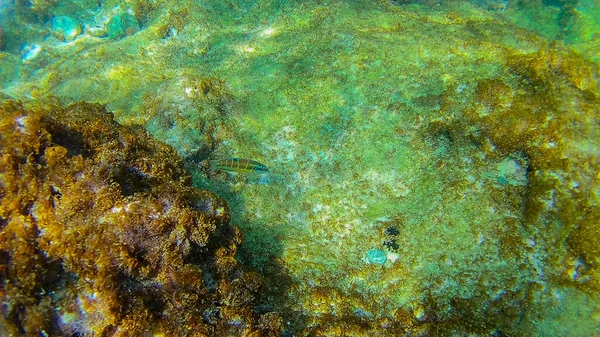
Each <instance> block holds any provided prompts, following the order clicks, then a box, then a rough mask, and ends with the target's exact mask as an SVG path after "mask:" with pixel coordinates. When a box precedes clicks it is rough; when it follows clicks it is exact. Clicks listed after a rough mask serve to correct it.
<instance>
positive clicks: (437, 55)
mask: <svg viewBox="0 0 600 337" xmlns="http://www.w3.org/2000/svg"><path fill="white" fill-rule="evenodd" d="M527 4H529V5H531V6H529V7H527V8H526V9H524V8H521V7H516V6H514V5H512V3H511V4H509V6H508V8H507V10H506V12H505V13H499V12H492V11H487V10H485V9H484V8H481V7H478V6H473V5H471V4H468V3H459V2H452V3H449V4H446V5H444V6H439V7H429V6H418V5H407V6H394V5H391V4H384V3H377V2H373V1H372V2H367V1H362V2H357V3H355V4H349V3H340V2H306V3H303V4H301V5H300V4H294V3H291V4H284V3H278V2H276V1H259V2H253V3H252V4H250V5H246V4H242V3H240V2H229V3H228V4H227V5H225V4H221V3H217V4H204V5H203V7H196V5H194V4H191V3H185V4H182V5H181V7H183V6H184V5H185V6H189V8H194V9H195V10H190V11H187V12H186V13H187V14H186V15H185V18H186V22H183V23H182V22H175V20H174V19H173V16H172V15H170V14H167V13H169V11H167V10H166V9H165V10H162V11H160V10H155V11H153V12H152V11H151V12H150V14H148V15H149V16H150V17H149V18H148V19H147V26H146V27H144V29H142V30H141V31H139V32H138V33H136V34H135V35H133V36H128V37H125V38H123V39H122V40H120V41H114V42H110V43H106V42H104V41H102V42H101V43H100V42H99V41H98V40H94V39H87V38H86V39H81V40H80V41H78V42H77V43H75V44H73V45H71V46H62V47H60V48H62V49H58V47H52V46H48V47H46V48H49V49H50V50H51V52H49V53H48V54H49V55H47V56H44V57H45V59H44V60H45V62H50V63H53V65H51V66H48V67H47V68H43V70H42V71H41V72H40V73H38V74H36V75H35V76H32V77H31V78H30V79H29V80H28V81H23V82H21V83H15V84H14V85H13V86H11V87H8V89H7V90H6V92H7V93H8V94H10V95H12V96H14V97H27V96H28V95H30V96H33V97H36V98H37V97H45V96H47V95H54V96H57V97H59V98H60V99H61V100H65V101H69V100H80V99H85V100H90V101H98V102H102V103H105V104H108V107H109V108H110V109H112V110H114V111H115V112H116V114H117V116H118V118H119V119H120V120H121V122H123V123H130V124H142V125H145V126H146V128H147V129H148V131H149V132H150V133H151V134H152V135H153V136H154V137H156V138H157V139H159V140H161V141H164V142H166V143H168V144H170V145H173V146H174V147H176V148H177V149H178V151H179V152H180V153H181V154H183V155H184V156H186V157H188V158H189V159H190V163H189V165H188V168H189V169H190V170H197V167H198V166H197V164H198V163H192V162H193V161H194V160H195V161H199V159H206V158H207V157H208V156H209V155H210V156H213V157H216V158H223V157H225V158H226V157H235V156H241V157H250V158H255V159H257V160H259V161H261V162H264V163H265V164H266V165H267V166H269V168H271V169H272V171H273V173H274V174H277V175H279V176H280V177H281V179H279V182H278V183H277V184H271V185H261V184H254V183H250V182H249V181H248V180H247V179H245V178H244V177H227V176H224V175H220V176H219V175H217V176H213V177H207V175H206V172H201V171H196V172H193V173H194V174H195V175H194V176H195V181H196V183H197V184H198V185H199V186H200V185H201V186H203V187H205V188H207V187H208V188H210V189H212V190H213V191H216V192H218V193H219V195H221V196H222V197H224V198H226V199H227V200H228V202H229V204H230V206H231V209H232V213H233V221H234V223H236V224H237V225H239V226H240V227H241V228H242V229H243V231H244V232H245V233H246V235H247V241H246V243H245V244H246V246H245V247H244V248H242V252H241V258H242V259H244V260H245V262H246V263H248V264H250V265H252V266H254V267H256V268H257V269H262V270H264V271H271V270H272V269H273V268H280V269H281V270H283V271H284V272H285V274H286V277H287V278H288V279H287V281H286V287H287V288H288V289H293V292H290V293H291V295H289V296H288V295H287V294H286V293H284V292H281V291H280V292H275V291H273V293H272V295H273V296H275V298H276V300H272V301H271V302H269V301H267V305H272V306H273V305H276V304H275V303H277V302H282V303H284V304H281V307H282V308H284V309H285V310H290V311H294V312H296V313H300V314H301V316H303V317H309V318H307V319H306V320H307V322H303V324H304V325H302V324H300V323H298V322H294V323H293V324H294V325H297V326H301V327H300V328H298V329H299V330H301V331H303V333H306V334H308V333H309V332H310V331H312V332H313V333H317V332H318V331H319V329H320V328H321V327H323V326H328V325H327V324H331V325H330V327H335V326H340V325H343V324H346V323H347V321H352V319H355V318H356V317H362V316H361V315H366V316H368V317H369V318H370V322H371V323H365V324H367V325H368V326H370V327H371V328H372V329H377V326H384V325H385V324H388V323H385V320H386V319H391V320H393V322H395V323H389V324H397V326H398V325H399V326H401V328H398V329H399V330H401V331H403V332H405V333H407V332H413V333H418V332H420V331H423V330H425V331H433V332H438V333H439V334H441V335H445V334H447V333H448V332H449V331H455V332H457V331H458V332H457V333H459V334H466V333H475V334H480V335H485V334H489V333H493V332H494V331H501V332H503V333H507V334H518V335H532V336H533V335H538V334H544V333H547V332H544V331H546V330H543V329H544V328H543V327H544V326H548V327H550V328H551V327H552V326H555V325H556V324H561V322H565V321H570V320H572V319H574V318H573V317H580V319H581V320H584V322H583V323H582V324H581V326H584V327H585V328H582V330H583V331H582V333H581V334H579V335H586V333H587V334H588V335H593V334H594V333H595V332H597V331H594V329H596V330H597V329H598V324H597V319H596V318H594V316H593V315H594V314H597V312H598V307H597V306H595V305H594V304H593V303H594V302H593V300H594V299H595V297H596V295H594V294H593V293H589V292H588V293H585V292H584V293H580V292H579V291H578V290H574V288H576V287H583V288H585V284H582V283H581V282H576V281H573V280H564V278H563V277H561V276H560V275H563V274H565V271H564V270H562V269H561V268H560V267H558V265H560V264H562V263H563V262H565V261H571V260H576V259H577V258H578V257H579V255H585V256H586V261H587V262H586V265H588V264H589V265H595V264H596V263H597V262H594V261H593V259H594V258H595V257H597V256H598V255H597V254H595V253H593V252H592V251H591V249H588V250H586V252H588V251H589V253H582V254H579V252H578V248H575V249H571V251H575V252H576V253H570V252H569V249H568V248H566V247H565V244H564V241H565V237H566V236H568V233H565V232H564V231H563V230H561V229H560V227H561V226H563V225H564V224H563V223H562V222H564V220H563V221H562V222H561V220H558V219H556V218H552V217H545V218H542V219H537V218H535V217H534V219H533V220H532V218H531V216H530V215H528V214H529V213H528V212H530V206H531V205H530V204H529V203H528V200H529V199H527V195H530V194H528V193H533V192H530V190H531V189H534V188H535V187H536V186H533V185H532V186H526V185H525V184H524V183H523V179H522V175H520V176H517V178H514V177H512V176H509V178H510V179H509V178H506V168H505V166H506V165H504V166H502V163H507V162H509V161H510V160H511V158H519V163H521V164H522V167H521V169H523V168H526V167H527V166H528V165H531V164H532V163H531V162H530V161H531V159H530V158H528V157H527V156H524V155H523V152H522V151H523V150H524V149H523V148H522V147H524V145H523V146H519V144H525V143H526V142H527V137H528V136H536V135H537V136H539V135H538V134H536V133H535V132H534V131H531V132H522V133H517V132H513V133H510V132H508V131H510V130H508V131H507V130H503V131H506V133H505V134H502V135H500V136H497V137H495V138H494V137H493V131H486V130H485V129H486V127H488V128H491V129H493V126H497V127H498V128H499V129H501V128H500V127H499V126H500V125H502V124H503V123H507V124H510V125H517V124H515V123H514V122H513V121H514V119H518V118H519V117H520V116H519V114H518V113H514V114H513V115H511V114H510V113H504V114H503V115H502V117H505V118H506V120H497V121H496V122H495V123H496V124H494V123H493V122H489V121H487V120H485V117H486V116H489V115H491V116H493V118H498V117H496V115H495V114H496V112H495V110H494V109H496V110H501V109H502V108H503V107H505V106H508V105H510V104H514V105H515V106H521V107H523V106H525V107H526V106H527V104H524V103H513V101H511V99H512V97H513V96H511V95H512V94H511V92H512V91H511V90H512V88H516V89H515V90H516V91H517V92H519V91H524V90H531V91H527V93H528V94H531V96H527V95H523V96H524V97H538V96H540V97H542V98H543V99H545V100H544V101H543V102H542V103H540V102H538V101H535V102H532V103H531V105H534V106H540V107H541V109H545V110H549V111H550V112H552V113H555V112H557V111H565V110H567V109H568V107H567V106H561V105H560V104H559V103H558V102H556V101H555V99H553V98H552V94H554V93H556V92H554V91H552V90H554V88H553V86H557V87H559V86H571V85H573V83H575V86H577V83H579V84H580V83H584V85H583V86H582V85H580V87H581V88H582V89H585V88H584V87H585V85H588V84H586V83H588V82H589V81H588V82H585V81H584V80H580V79H579V78H571V79H570V80H564V79H563V78H564V77H568V76H562V77H560V79H550V80H548V79H547V78H546V77H545V68H543V67H542V66H540V67H541V68H540V69H538V68H536V65H535V64H534V65H531V61H530V58H535V57H536V56H531V55H537V54H535V53H537V52H538V51H543V50H545V49H546V48H548V44H549V41H551V40H554V39H559V38H563V39H564V41H565V42H566V43H567V46H559V45H558V44H556V45H554V47H555V48H557V49H560V50H569V49H568V48H570V46H568V45H569V44H572V45H573V47H572V48H573V49H572V50H574V51H575V52H577V53H580V54H581V55H582V57H583V60H581V61H580V62H583V63H584V64H586V65H588V64H593V62H598V59H597V55H598V54H600V53H598V49H597V43H595V44H594V42H593V41H595V39H596V38H595V37H594V34H595V33H592V32H597V28H596V26H595V25H597V24H598V23H597V21H594V20H592V19H590V18H589V17H590V16H589V15H587V16H586V15H584V14H582V17H583V19H582V20H575V21H573V22H572V23H569V24H570V25H573V27H575V29H574V30H570V31H568V32H565V30H564V26H561V24H560V23H559V21H560V18H559V13H558V12H557V11H556V10H555V9H553V8H551V7H548V6H545V5H543V4H542V3H541V2H527ZM157 6H158V7H161V6H164V4H160V3H157ZM593 6H594V5H593V4H592V3H586V2H581V4H580V7H579V8H578V11H581V13H593ZM179 10H182V9H181V8H171V9H170V13H175V12H177V11H179ZM138 15H139V16H140V17H141V16H142V15H141V14H138ZM84 56H85V57H84ZM537 57H539V55H537ZM561 57H563V56H562V54H560V55H559V56H556V58H557V59H559V60H561ZM8 58H10V56H8ZM59 60H60V62H58V61H59ZM8 61H10V59H9V60H8ZM564 62H565V63H569V62H575V61H574V60H573V59H567V58H565V61H564ZM548 63H550V61H548ZM7 64H8V65H7V67H10V62H7ZM41 64H42V63H41V60H40V61H36V60H34V62H32V64H30V65H19V66H18V67H19V68H20V69H22V70H23V71H26V72H27V71H28V69H32V68H35V67H41V66H42V65H41ZM592 69H594V68H593V67H592ZM584 75H587V74H584ZM593 76H594V75H593V74H592V75H591V77H593ZM595 76H596V77H597V74H596V75H595ZM571 77H573V76H571ZM582 77H584V76H582ZM210 78H216V79H218V80H216V82H213V84H212V85H210V86H209V87H210V88H211V89H210V90H209V91H208V93H206V92H205V90H203V89H202V88H205V87H203V86H202V85H201V83H202V82H203V81H206V79H210ZM6 81H8V79H7V80H6ZM590 81H591V82H593V81H596V82H597V78H596V79H593V78H592V79H591V80H590ZM525 82H527V83H525ZM215 83H220V84H215ZM530 87H531V88H534V89H527V88H530ZM588 87H589V88H587V89H586V90H588V91H589V94H588V96H589V97H590V98H589V99H588V100H587V102H588V103H586V104H588V105H589V106H590V108H589V109H590V111H596V112H597V111H598V99H597V94H594V88H595V87H594V86H593V85H588ZM199 88H200V90H199ZM213 89H214V90H213ZM498 93H500V94H498ZM504 93H505V94H504ZM565 95H567V94H565ZM572 95H573V96H568V95H567V96H565V97H562V98H564V99H565V101H568V98H569V97H579V96H577V94H572ZM514 96H516V94H515V95H514ZM578 99H579V98H578ZM519 104H521V105H519ZM464 111H467V112H466V113H463V112H464ZM553 116H554V115H551V114H549V115H543V116H542V115H540V116H539V118H537V117H536V118H532V119H530V120H528V121H532V122H531V123H530V124H529V125H522V126H521V127H523V128H532V129H535V128H536V127H537V126H538V125H543V124H544V117H548V118H551V117H553ZM480 117H481V118H480ZM493 118H492V117H490V119H493ZM590 119H591V120H595V119H594V118H593V117H590ZM482 120H483V121H482ZM511 123H512V124H511ZM486 132H487V133H486ZM490 133H491V134H492V135H491V136H490ZM586 134H587V135H589V137H591V138H590V139H589V142H590V143H592V144H596V143H597V141H598V138H596V134H595V133H593V132H591V131H589V130H588V131H587V132H586ZM501 139H505V143H501V141H500V140H501ZM574 152H575V153H574V154H573V156H578V155H581V154H583V153H585V152H586V151H583V150H574ZM587 152H589V150H587ZM529 157H531V154H530V155H529ZM536 160H542V159H536ZM533 164H535V165H536V167H540V166H539V165H538V162H537V161H534V162H533ZM199 165H200V166H202V163H201V162H200V163H199ZM513 168H514V167H513ZM548 172H549V171H548ZM549 174H551V173H549ZM552 174H553V173H552ZM595 174H597V168H591V169H590V172H587V173H586V174H585V175H586V179H588V181H590V184H597V178H596V181H594V175H595ZM498 176H500V177H504V178H505V179H506V181H507V184H502V181H501V180H498V178H497V177H498ZM490 177H496V179H492V178H490ZM499 182H500V183H499ZM529 201H530V200H529ZM389 226H395V227H397V228H398V232H399V234H398V235H397V236H396V243H397V244H398V249H397V253H398V256H396V257H395V258H394V261H388V262H387V263H386V266H385V268H381V266H377V265H376V266H373V265H365V264H364V263H363V261H362V259H363V257H364V254H365V252H366V251H368V250H369V249H371V248H372V247H376V248H377V249H384V246H383V244H384V240H385V239H386V234H385V230H386V228H388V227H389ZM564 226H565V227H567V226H566V225H564ZM546 228H549V229H548V230H546ZM569 228H572V227H569ZM591 228H597V227H591ZM590 232H593V230H591V229H589V228H584V229H581V233H583V234H581V236H579V237H573V238H571V241H570V242H571V245H574V246H576V247H580V246H583V243H582V242H583V241H585V240H586V238H588V237H589V236H590V234H589V233H590ZM555 243H558V244H556V245H555ZM586 268H587V267H586ZM274 275H275V274H274ZM593 275H594V276H596V275H598V274H597V273H596V274H593ZM594 276H592V277H594ZM266 278H267V283H269V282H270V284H271V285H272V287H273V288H274V289H275V288H276V287H277V284H278V283H279V282H280V280H281V279H280V274H276V276H272V277H269V275H268V274H267V275H266ZM563 282H565V283H566V284H567V285H566V287H567V288H566V290H564V291H563V290H557V291H559V292H561V293H562V292H564V294H565V295H564V296H562V297H561V299H560V301H559V303H560V304H562V306H561V307H564V308H565V309H564V310H563V309H560V310H559V309H557V310H551V309H547V308H544V309H539V308H536V305H535V303H549V302H552V301H553V300H552V298H553V296H555V295H554V294H553V293H552V289H559V288H557V285H558V284H559V283H560V284H562V283H563ZM596 282H597V281H596ZM561 286H562V285H561ZM549 289H550V290H549ZM280 290H281V289H280ZM578 303H584V304H583V305H584V306H585V307H586V310H585V314H577V313H574V311H575V309H573V308H574V307H576V306H577V304H578ZM282 310H283V309H282ZM358 313H362V314H358ZM325 317H329V318H328V319H326V318H325ZM521 317H525V319H522V318H521ZM535 317H541V318H535ZM290 319H291V318H290ZM356 319H357V318H356ZM361 319H362V318H361ZM523 320H525V321H527V322H524V323H522V322H523ZM536 320H540V321H543V322H544V324H540V325H536V324H534V323H533V322H535V321H536ZM332 322H333V323H332ZM378 322H379V323H381V322H383V323H381V324H379V323H378ZM399 322H400V323H399ZM384 323H385V324H384ZM347 324H349V323H347ZM378 324H379V325H378ZM311 329H314V330H311ZM379 329H381V328H379ZM399 330H397V331H399ZM315 331H316V332H315ZM331 331H335V329H333V328H331ZM355 335H360V333H359V332H358V330H357V332H356V334H355Z"/></svg>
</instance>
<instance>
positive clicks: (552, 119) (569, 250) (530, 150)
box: [436, 46, 600, 292]
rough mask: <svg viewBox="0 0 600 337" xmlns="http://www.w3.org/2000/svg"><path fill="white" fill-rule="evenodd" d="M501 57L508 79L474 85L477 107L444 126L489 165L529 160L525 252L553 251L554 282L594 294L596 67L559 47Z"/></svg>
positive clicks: (597, 255)
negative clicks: (528, 248) (518, 157)
mask: <svg viewBox="0 0 600 337" xmlns="http://www.w3.org/2000/svg"><path fill="white" fill-rule="evenodd" d="M505 57H506V64H507V71H508V74H506V75H505V76H503V77H502V78H491V79H485V80H481V81H479V82H478V84H477V86H476V90H475V97H474V99H475V103H474V104H472V105H471V106H470V107H469V108H467V109H465V112H464V114H460V115H455V116H453V117H452V118H451V119H452V121H446V122H443V123H442V124H443V125H445V126H444V127H447V128H448V129H449V130H452V132H453V134H454V135H455V136H456V137H468V138H470V139H472V140H474V141H476V142H478V143H480V144H482V148H484V149H485V151H486V152H487V153H488V155H490V156H492V157H497V158H499V157H502V156H506V155H508V154H511V153H515V152H518V153H522V154H523V155H524V156H525V157H526V158H527V161H528V164H529V168H528V180H529V184H528V186H527V189H526V190H525V191H524V192H525V194H524V199H525V204H524V212H525V213H524V217H523V220H522V221H523V223H522V224H519V225H518V226H525V228H527V230H529V231H531V232H532V233H535V235H534V236H535V237H536V238H537V240H539V242H531V245H536V244H543V245H546V246H547V247H553V249H549V251H548V253H547V254H548V256H547V257H546V260H545V261H544V263H545V264H546V265H547V269H546V274H547V276H548V277H549V278H550V280H551V281H552V282H556V284H567V285H575V286H577V287H579V288H581V289H584V290H587V291H590V292H593V291H597V290H598V289H599V288H598V287H599V286H600V283H599V280H600V265H599V263H600V262H599V261H600V249H598V247H599V244H600V241H598V235H597V233H598V232H599V231H600V221H599V219H600V217H599V216H598V205H599V203H600V200H599V198H598V195H599V193H598V192H599V190H600V186H599V182H600V181H599V178H598V177H599V173H598V172H599V171H598V167H600V166H599V164H600V162H599V159H598V158H599V153H598V149H597V147H596V146H595V145H594V144H595V143H596V142H597V139H599V138H600V133H599V132H598V130H597V128H595V127H594V125H598V123H599V119H598V115H599V112H600V98H599V95H598V92H600V80H599V79H598V78H597V74H598V67H597V66H596V65H595V64H593V63H589V62H586V61H585V60H584V59H583V58H582V57H581V56H578V55H576V54H574V53H573V52H570V51H568V50H566V49H564V48H561V47H560V46H553V48H541V49H540V50H538V51H536V52H534V53H531V54H521V53H511V52H508V53H507V54H506V55H505ZM449 96H450V95H449ZM459 105H460V104H458V103H457V102H456V101H453V100H452V99H450V98H448V99H445V101H444V104H443V107H444V109H445V110H446V111H460V109H459ZM457 109H458V110H457ZM457 117H458V118H457ZM438 128H440V126H436V129H438ZM507 242H511V241H510V240H508V241H507ZM506 248H507V249H511V245H507V247H506Z"/></svg>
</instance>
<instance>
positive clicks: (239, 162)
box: [211, 158, 269, 173]
mask: <svg viewBox="0 0 600 337" xmlns="http://www.w3.org/2000/svg"><path fill="white" fill-rule="evenodd" d="M211 167H212V169H213V170H215V171H223V172H228V173H250V172H259V173H265V172H269V169H268V168H267V167H266V166H265V165H263V164H261V163H259V162H257V161H254V160H252V159H244V158H231V159H223V160H213V161H211Z"/></svg>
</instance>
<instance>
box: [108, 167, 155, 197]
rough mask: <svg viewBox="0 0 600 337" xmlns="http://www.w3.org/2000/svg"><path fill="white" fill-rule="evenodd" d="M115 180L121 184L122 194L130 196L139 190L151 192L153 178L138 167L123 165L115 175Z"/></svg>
mask: <svg viewBox="0 0 600 337" xmlns="http://www.w3.org/2000/svg"><path fill="white" fill-rule="evenodd" d="M112 178H113V180H114V181H116V182H117V183H118V184H119V186H121V194H122V195H123V196H130V195H133V194H134V193H137V192H150V191H151V190H152V179H151V177H150V176H148V175H147V174H145V173H144V172H142V171H140V170H139V169H138V168H136V167H123V168H121V169H120V170H118V171H117V173H116V174H114V175H113V177H112Z"/></svg>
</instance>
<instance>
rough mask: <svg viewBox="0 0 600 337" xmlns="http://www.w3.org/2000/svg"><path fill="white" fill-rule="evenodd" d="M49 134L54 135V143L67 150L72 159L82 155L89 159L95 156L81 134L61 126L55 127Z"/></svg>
mask: <svg viewBox="0 0 600 337" xmlns="http://www.w3.org/2000/svg"><path fill="white" fill-rule="evenodd" d="M49 132H50V134H51V135H52V142H53V143H54V144H56V145H59V146H62V147H64V148H65V149H67V154H68V155H69V156H70V157H72V156H77V155H81V156H83V157H86V158H87V157H89V156H91V155H92V154H93V151H92V150H91V149H90V148H89V147H88V146H87V144H86V143H85V140H84V139H83V135H82V134H81V133H79V132H77V131H75V130H71V129H68V128H65V127H63V126H61V125H53V127H52V128H50V130H49Z"/></svg>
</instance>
